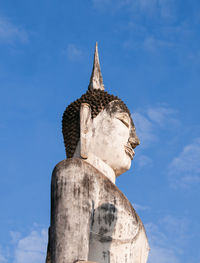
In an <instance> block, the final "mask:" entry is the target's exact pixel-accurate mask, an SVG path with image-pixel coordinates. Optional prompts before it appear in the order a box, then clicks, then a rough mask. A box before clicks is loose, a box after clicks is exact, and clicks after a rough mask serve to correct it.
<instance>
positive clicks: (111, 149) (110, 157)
mask: <svg viewBox="0 0 200 263" xmlns="http://www.w3.org/2000/svg"><path fill="white" fill-rule="evenodd" d="M138 144H139V139H138V137H137V136H136V132H135V127H134V126H133V123H132V122H131V119H130V117H129V114H128V113H127V112H124V111H123V110H122V109H121V108H120V105H118V104H117V101H112V102H110V103H109V104H108V106H107V107H106V109H104V110H103V111H102V112H100V113H99V114H98V115H97V117H96V118H94V119H93V120H92V123H91V133H90V144H89V152H90V153H92V154H94V155H96V156H97V157H98V158H100V159H101V160H102V161H104V162H105V163H106V164H108V165H109V166H110V167H111V168H112V169H113V170H114V171H115V174H116V176H119V175H120V174H122V173H124V172H125V171H127V170H128V169H129V168H130V166H131V160H132V159H133V157H134V154H135V153H134V150H133V149H134V148H135V147H136V146H137V145H138Z"/></svg>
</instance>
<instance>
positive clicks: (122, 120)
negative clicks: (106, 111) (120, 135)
mask: <svg viewBox="0 0 200 263" xmlns="http://www.w3.org/2000/svg"><path fill="white" fill-rule="evenodd" d="M116 118H117V119H118V120H120V121H121V122H122V123H123V124H125V125H126V127H127V128H129V120H128V119H127V118H122V117H121V118H120V117H116Z"/></svg>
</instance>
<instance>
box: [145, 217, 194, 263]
mask: <svg viewBox="0 0 200 263" xmlns="http://www.w3.org/2000/svg"><path fill="white" fill-rule="evenodd" d="M161 229H162V230H161ZM146 231H147V236H148V239H149V243H150V248H151V250H150V254H149V259H148V263H169V262H170V263H179V262H181V260H180V258H181V255H182V251H183V250H184V246H185V243H187V242H189V241H188V240H187V233H188V221H187V219H186V218H177V217H175V216H172V215H166V216H164V217H163V218H160V219H159V220H158V223H157V224H155V223H148V224H146Z"/></svg>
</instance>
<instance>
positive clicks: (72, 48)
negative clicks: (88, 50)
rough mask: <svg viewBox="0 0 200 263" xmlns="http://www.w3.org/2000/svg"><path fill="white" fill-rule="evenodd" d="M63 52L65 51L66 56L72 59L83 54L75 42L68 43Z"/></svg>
mask: <svg viewBox="0 0 200 263" xmlns="http://www.w3.org/2000/svg"><path fill="white" fill-rule="evenodd" d="M64 53H67V56H68V58H69V59H70V60H72V61H77V60H80V59H81V58H82V56H83V52H82V51H81V49H80V48H78V47H77V46H76V45H75V44H68V46H67V51H66V52H64Z"/></svg>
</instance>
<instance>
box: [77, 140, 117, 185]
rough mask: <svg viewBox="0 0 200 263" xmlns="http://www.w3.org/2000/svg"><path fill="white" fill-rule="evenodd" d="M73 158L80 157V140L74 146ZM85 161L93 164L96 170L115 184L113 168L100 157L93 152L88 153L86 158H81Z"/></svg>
mask: <svg viewBox="0 0 200 263" xmlns="http://www.w3.org/2000/svg"><path fill="white" fill-rule="evenodd" d="M73 158H81V156H80V142H79V143H78V145H77V147H76V151H75V153H74V155H73ZM83 160H84V161H85V162H87V163H89V164H91V165H92V166H94V167H95V168H96V169H97V170H99V171H100V172H101V173H102V174H104V175H105V176H106V177H107V178H108V179H110V181H111V182H112V183H113V184H115V179H116V175H115V172H114V170H113V169H112V168H111V167H110V166H109V165H108V164H107V163H105V162H104V161H102V160H101V159H100V158H98V157H97V156H96V155H94V154H93V153H89V154H88V158H87V159H83Z"/></svg>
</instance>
